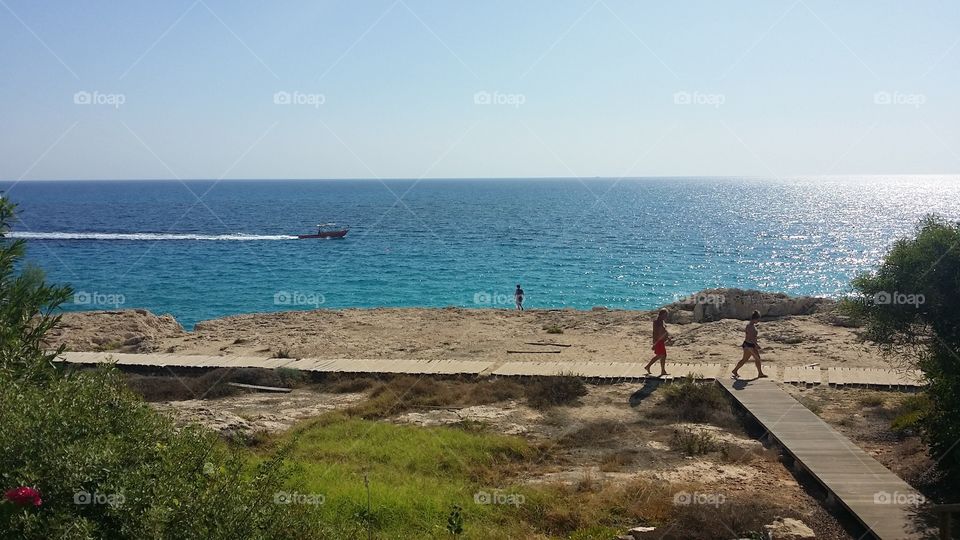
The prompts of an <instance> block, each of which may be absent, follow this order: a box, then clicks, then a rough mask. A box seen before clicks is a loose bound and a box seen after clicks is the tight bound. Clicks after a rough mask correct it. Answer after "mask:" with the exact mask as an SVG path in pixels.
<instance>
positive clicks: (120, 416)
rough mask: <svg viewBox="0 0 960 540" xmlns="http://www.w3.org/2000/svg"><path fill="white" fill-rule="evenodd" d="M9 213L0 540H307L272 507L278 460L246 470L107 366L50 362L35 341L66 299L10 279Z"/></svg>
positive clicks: (3, 261) (35, 283)
mask: <svg viewBox="0 0 960 540" xmlns="http://www.w3.org/2000/svg"><path fill="white" fill-rule="evenodd" d="M13 215H14V208H13V206H12V205H11V204H10V203H9V201H7V200H5V199H2V198H0V492H2V493H4V497H5V498H6V499H7V500H6V501H0V538H23V539H33V538H36V539H47V538H58V539H86V538H121V539H122V538H137V539H140V538H147V539H151V538H183V539H190V538H204V539H219V538H224V539H227V538H230V539H232V538H251V539H260V538H264V539H266V538H317V537H319V536H320V535H321V533H322V531H321V529H320V528H319V525H318V523H317V521H316V519H315V518H314V515H315V514H314V513H312V509H310V508H309V507H307V506H303V505H284V504H277V503H276V502H275V500H274V498H275V494H276V493H278V492H281V490H283V489H284V488H285V487H286V485H287V480H288V478H289V475H290V472H291V471H290V470H289V469H288V468H287V467H285V466H284V461H283V457H284V456H283V453H282V452H280V453H278V454H276V455H275V456H272V457H270V458H268V459H266V460H264V461H263V462H261V463H260V464H259V465H258V466H257V467H255V468H253V469H251V468H249V467H247V466H246V465H245V464H246V459H247V457H246V455H245V454H243V453H240V452H238V451H235V450H232V449H230V448H229V447H227V446H225V445H224V444H223V443H222V442H220V441H219V440H218V439H217V438H216V436H214V435H213V434H212V433H210V432H207V431H203V430H201V429H200V428H186V429H182V430H178V429H176V428H175V427H174V425H173V423H172V421H171V420H170V419H168V418H166V417H164V416H161V415H160V414H159V413H157V412H155V411H153V410H152V409H150V408H149V407H148V406H147V405H146V404H144V403H143V402H141V401H140V400H139V399H137V398H136V397H135V396H134V395H133V394H131V393H130V392H129V391H128V390H127V389H126V387H125V386H124V383H123V379H122V377H121V376H120V374H119V372H118V371H116V369H113V368H106V369H101V370H97V371H87V372H83V373H80V372H71V371H64V370H62V369H61V368H58V367H56V366H55V365H54V364H53V363H52V360H53V359H54V358H55V356H56V355H57V354H58V353H59V352H60V351H54V352H50V351H47V350H46V346H45V340H44V338H45V335H46V333H47V332H48V331H49V330H50V329H51V328H53V327H54V326H56V324H57V323H58V322H59V317H58V316H56V315H55V313H56V309H57V307H58V306H59V304H60V303H62V302H63V301H64V300H65V299H66V298H67V297H68V296H69V293H70V290H69V288H64V287H51V286H49V285H47V284H46V283H45V282H44V279H43V274H42V273H41V272H40V271H39V270H34V269H29V268H28V269H26V270H22V271H20V272H19V273H18V268H21V262H22V258H23V254H24V244H23V242H21V241H14V242H9V241H7V240H5V239H4V238H3V234H4V233H5V232H6V230H7V228H8V224H9V222H10V220H12V218H13ZM25 501H26V502H30V504H24V502H25Z"/></svg>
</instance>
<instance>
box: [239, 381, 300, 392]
mask: <svg viewBox="0 0 960 540" xmlns="http://www.w3.org/2000/svg"><path fill="white" fill-rule="evenodd" d="M227 385H228V386H235V387H237V388H246V389H247V390H259V391H261V392H278V393H283V394H289V393H290V392H292V391H293V389H292V388H278V387H276V386H259V385H256V384H243V383H238V382H228V383H227Z"/></svg>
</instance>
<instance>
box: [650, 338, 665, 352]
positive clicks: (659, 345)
mask: <svg viewBox="0 0 960 540" xmlns="http://www.w3.org/2000/svg"><path fill="white" fill-rule="evenodd" d="M653 353H654V354H656V355H657V356H660V355H666V354H667V345H666V344H665V343H664V340H662V339H661V340H660V341H658V342H657V343H656V344H655V345H654V346H653Z"/></svg>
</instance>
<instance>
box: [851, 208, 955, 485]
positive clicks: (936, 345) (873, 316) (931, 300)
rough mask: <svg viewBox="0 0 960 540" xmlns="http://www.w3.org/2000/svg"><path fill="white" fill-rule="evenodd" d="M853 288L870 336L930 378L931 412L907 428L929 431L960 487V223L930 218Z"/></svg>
mask: <svg viewBox="0 0 960 540" xmlns="http://www.w3.org/2000/svg"><path fill="white" fill-rule="evenodd" d="M853 286H854V288H855V289H856V292H857V295H856V296H854V297H853V298H851V299H849V300H848V301H847V302H846V303H845V309H846V311H847V312H848V313H850V314H852V315H854V316H856V317H858V318H861V319H863V320H864V321H866V327H865V329H864V338H865V339H868V340H870V341H873V342H875V343H878V344H880V346H881V347H882V349H883V350H884V352H886V353H887V354H888V355H890V357H891V358H892V359H894V360H895V362H896V363H898V364H900V365H905V366H910V367H917V368H919V369H921V370H922V371H923V374H924V375H925V376H926V377H927V379H928V380H929V383H930V385H929V388H928V390H927V393H926V395H927V397H928V398H929V407H925V408H924V407H918V408H917V411H916V415H915V416H914V418H912V419H910V418H905V419H904V420H902V422H901V423H902V424H904V425H903V426H901V427H908V426H907V425H908V424H920V425H922V426H923V436H924V439H925V441H926V442H928V443H929V445H930V452H931V457H933V459H934V460H936V462H937V463H938V464H939V465H940V467H941V468H942V469H943V470H944V471H945V472H946V473H947V474H948V475H949V477H950V479H951V480H952V483H953V484H954V485H956V484H957V483H960V448H958V446H957V441H958V440H960V223H951V222H948V221H946V220H943V219H941V218H938V217H935V216H928V217H926V218H924V219H923V220H922V221H921V222H920V223H919V224H918V225H917V231H916V235H915V236H914V237H913V238H909V239H901V240H898V241H897V242H896V243H894V245H893V247H892V248H891V250H890V252H889V253H887V255H886V257H885V258H884V260H883V262H882V263H881V264H880V267H879V268H878V269H877V271H876V272H874V273H871V274H868V275H863V276H860V277H859V278H857V279H856V280H855V281H854V282H853Z"/></svg>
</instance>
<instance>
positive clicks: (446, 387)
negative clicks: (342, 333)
mask: <svg viewBox="0 0 960 540" xmlns="http://www.w3.org/2000/svg"><path fill="white" fill-rule="evenodd" d="M339 384H344V385H345V384H350V383H347V382H341V383H339ZM363 385H366V383H362V384H361V385H360V386H363ZM369 388H370V390H369V398H368V399H367V400H366V401H364V402H363V403H361V404H359V405H356V406H354V407H351V408H350V409H348V410H347V412H348V414H351V415H354V416H359V417H361V418H366V419H373V418H386V417H388V416H392V415H396V414H401V413H403V412H406V411H412V410H418V409H431V408H441V407H464V406H470V405H484V404H489V403H496V402H499V401H505V400H508V399H518V398H520V397H522V396H523V395H524V393H525V388H524V387H523V386H521V385H520V384H518V383H517V382H515V381H513V380H508V379H491V380H486V381H479V382H468V381H444V380H438V379H434V378H427V377H421V378H418V377H411V376H401V377H396V378H392V379H389V380H386V381H376V382H374V383H373V384H372V386H369Z"/></svg>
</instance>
